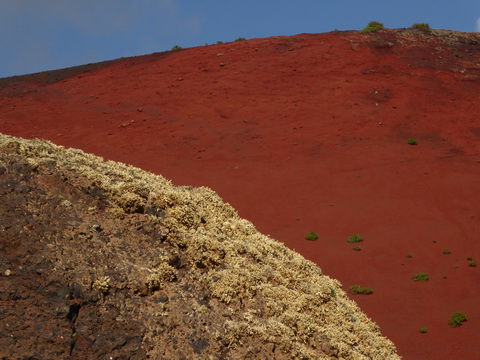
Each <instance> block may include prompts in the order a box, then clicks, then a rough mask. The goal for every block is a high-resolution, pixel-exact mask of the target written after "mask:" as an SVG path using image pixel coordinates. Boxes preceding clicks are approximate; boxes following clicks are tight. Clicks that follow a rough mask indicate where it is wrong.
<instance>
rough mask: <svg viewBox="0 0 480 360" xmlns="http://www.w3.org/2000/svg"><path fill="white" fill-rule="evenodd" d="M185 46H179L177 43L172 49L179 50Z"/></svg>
mask: <svg viewBox="0 0 480 360" xmlns="http://www.w3.org/2000/svg"><path fill="white" fill-rule="evenodd" d="M182 49H183V48H182V47H181V46H178V45H175V46H174V47H172V51H178V50H182Z"/></svg>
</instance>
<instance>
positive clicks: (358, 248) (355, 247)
mask: <svg viewBox="0 0 480 360" xmlns="http://www.w3.org/2000/svg"><path fill="white" fill-rule="evenodd" d="M353 250H355V251H361V250H362V248H361V247H360V246H358V245H356V246H354V247H353Z"/></svg>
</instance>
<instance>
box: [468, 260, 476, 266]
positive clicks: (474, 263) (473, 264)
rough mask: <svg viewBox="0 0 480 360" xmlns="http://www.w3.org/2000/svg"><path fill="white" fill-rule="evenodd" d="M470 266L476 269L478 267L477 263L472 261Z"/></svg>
mask: <svg viewBox="0 0 480 360" xmlns="http://www.w3.org/2000/svg"><path fill="white" fill-rule="evenodd" d="M468 266H470V267H476V266H477V263H476V262H475V261H471V262H469V263H468Z"/></svg>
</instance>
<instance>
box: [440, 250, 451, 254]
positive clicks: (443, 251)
mask: <svg viewBox="0 0 480 360" xmlns="http://www.w3.org/2000/svg"><path fill="white" fill-rule="evenodd" d="M451 253H452V251H451V250H449V249H443V250H442V254H445V255H448V254H451Z"/></svg>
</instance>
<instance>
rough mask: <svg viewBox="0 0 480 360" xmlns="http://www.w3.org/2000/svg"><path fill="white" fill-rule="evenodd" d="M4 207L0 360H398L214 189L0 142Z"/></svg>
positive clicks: (324, 282) (300, 261) (334, 294)
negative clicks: (194, 186)
mask: <svg viewBox="0 0 480 360" xmlns="http://www.w3.org/2000/svg"><path fill="white" fill-rule="evenodd" d="M0 198H1V206H0V259H1V262H0V271H1V273H0V301H1V305H2V306H1V308H0V358H3V359H17V358H25V359H26V358H29V359H33V358H38V359H100V358H103V359H109V358H113V359H145V358H152V359H187V358H188V359H331V358H342V359H396V358H398V356H397V355H396V350H395V347H394V345H393V344H392V343H391V342H390V341H389V340H387V339H386V338H384V337H382V335H381V333H380V331H379V328H378V327H377V326H376V325H375V324H374V323H373V322H372V321H371V320H370V319H368V318H367V317H366V316H365V315H364V314H363V313H362V312H361V311H360V310H359V308H358V307H357V306H356V304H355V303H354V302H352V301H351V300H349V299H348V298H347V296H346V294H345V292H344V291H343V290H342V288H341V285H340V283H339V282H338V281H336V280H333V279H331V278H329V277H327V276H324V275H323V274H322V272H321V270H320V269H319V268H318V267H317V266H316V265H315V264H313V263H312V262H309V261H307V260H305V259H304V258H303V257H301V256H300V255H299V254H297V253H295V252H293V251H291V250H289V249H287V248H286V247H285V246H283V245H282V244H280V243H279V242H277V241H275V240H273V239H271V238H269V237H267V236H264V235H262V234H260V233H259V232H257V231H256V229H255V228H254V226H253V225H252V224H251V223H250V222H248V221H246V220H243V219H241V218H239V217H238V215H237V214H236V212H235V210H234V209H233V208H232V207H231V206H230V205H228V204H225V203H223V202H222V200H221V199H220V198H219V197H218V196H217V195H216V194H215V193H214V192H213V191H212V190H210V189H208V188H190V187H175V186H173V185H172V184H171V183H170V182H169V181H167V180H165V179H164V178H162V177H160V176H156V175H153V174H151V173H148V172H145V171H142V170H140V169H137V168H133V167H129V166H126V165H123V164H120V163H114V162H104V161H103V160H102V159H101V158H98V157H95V156H92V155H86V154H84V153H83V152H81V151H79V150H72V149H64V148H62V147H58V146H56V145H53V144H51V143H49V142H45V141H40V140H33V141H26V140H21V139H18V138H14V137H9V136H4V135H0Z"/></svg>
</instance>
